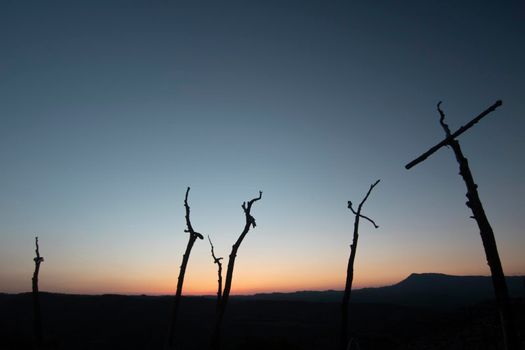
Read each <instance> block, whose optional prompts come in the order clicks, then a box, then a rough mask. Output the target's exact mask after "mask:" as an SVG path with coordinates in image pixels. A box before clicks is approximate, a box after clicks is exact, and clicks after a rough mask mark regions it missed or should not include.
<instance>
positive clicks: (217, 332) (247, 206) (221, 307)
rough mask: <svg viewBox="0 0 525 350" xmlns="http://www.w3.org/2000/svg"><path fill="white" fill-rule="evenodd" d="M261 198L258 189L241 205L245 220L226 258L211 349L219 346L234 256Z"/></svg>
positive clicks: (216, 349) (253, 219) (252, 220)
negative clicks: (255, 206)
mask: <svg viewBox="0 0 525 350" xmlns="http://www.w3.org/2000/svg"><path fill="white" fill-rule="evenodd" d="M261 198H262V192H261V191H259V197H256V198H253V199H252V200H250V201H248V202H244V203H243V204H242V206H241V207H242V209H243V211H244V216H245V218H246V222H245V224H244V229H243V230H242V232H241V234H240V235H239V238H237V241H236V242H235V244H234V245H233V246H232V250H231V253H230V257H229V259H228V269H227V270H226V280H225V282H224V290H223V292H222V298H221V301H220V303H219V304H218V307H217V315H216V319H215V327H214V330H213V335H212V349H214V350H218V349H220V348H221V331H222V321H223V319H224V312H225V310H226V305H228V300H229V297H230V290H231V286H232V280H233V268H234V266H235V258H236V257H237V251H238V250H239V247H240V246H241V243H242V241H243V240H244V237H246V235H247V234H248V232H249V231H250V228H252V227H253V228H255V226H256V224H255V218H254V217H253V216H252V214H251V210H252V205H253V203H255V202H257V201H258V200H260V199H261Z"/></svg>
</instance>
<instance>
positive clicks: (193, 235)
mask: <svg viewBox="0 0 525 350" xmlns="http://www.w3.org/2000/svg"><path fill="white" fill-rule="evenodd" d="M189 192H190V188H189V187H188V188H187V189H186V196H185V197H184V208H185V209H186V216H185V217H186V229H185V230H184V232H186V233H189V238H188V244H187V245H186V251H185V252H184V255H183V256H182V264H181V265H180V272H179V279H178V281H177V291H176V292H175V300H174V301H173V310H172V314H171V320H170V326H169V330H168V342H167V347H168V348H174V346H175V329H176V325H177V315H178V312H179V305H180V300H181V297H182V286H183V284H184V275H185V274H186V267H187V266H188V261H189V259H190V253H191V249H192V248H193V244H194V243H195V241H196V240H197V238H199V239H203V238H204V237H203V236H202V234H200V233H199V232H196V231H195V230H194V229H193V226H192V225H191V220H190V206H189V205H188V193H189Z"/></svg>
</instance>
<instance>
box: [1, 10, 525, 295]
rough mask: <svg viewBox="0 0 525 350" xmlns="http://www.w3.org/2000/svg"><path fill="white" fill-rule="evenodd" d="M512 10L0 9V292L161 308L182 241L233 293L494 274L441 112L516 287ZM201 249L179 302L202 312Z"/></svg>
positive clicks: (522, 23)
mask: <svg viewBox="0 0 525 350" xmlns="http://www.w3.org/2000/svg"><path fill="white" fill-rule="evenodd" d="M523 38H525V3H524V2H523V1H505V2H496V1H461V2H459V1H453V0H444V1H443V0H440V1H437V0H435V1H433V0H429V1H415V0H414V1H396V2H392V1H386V0H384V1H383V0H378V1H374V2H369V1H308V0H304V1H292V0H284V1H282V0H280V1H277V0H265V1H255V0H254V1H226V0H225V1H174V0H173V1H151V2H150V1H101V0H94V1H80V0H76V1H46V2H41V1H9V0H6V1H2V2H0V43H1V48H2V49H1V54H0V292H10V293H14V292H24V291H29V290H30V288H31V276H32V273H33V269H34V262H33V257H34V237H35V236H38V237H39V239H40V253H41V255H42V256H43V257H44V258H45V261H44V263H42V265H41V270H40V289H41V290H46V291H54V292H67V293H93V294H100V293H126V294H142V293H144V294H173V293H174V292H175V287H176V283H177V276H178V273H179V266H180V263H181V259H182V254H183V252H184V249H185V246H186V242H187V239H188V236H187V234H186V233H184V229H185V221H184V207H183V200H184V194H185V191H186V187H187V186H190V187H191V191H190V193H189V204H190V206H191V220H192V224H193V226H194V228H195V230H197V231H199V232H201V233H203V234H204V235H210V237H211V239H212V240H213V242H214V245H215V252H216V254H217V255H219V256H223V257H225V259H227V257H228V255H229V253H230V249H231V246H232V244H233V243H234V242H235V240H236V239H237V237H238V235H239V234H240V232H241V231H242V228H243V225H244V214H243V211H242V208H241V204H242V202H243V201H246V200H249V199H252V198H254V197H256V196H257V195H258V191H259V190H261V191H263V196H262V199H261V200H260V201H258V202H256V203H255V204H254V206H253V209H252V214H253V216H254V217H255V219H256V222H257V227H256V228H254V229H252V230H251V231H250V232H249V233H248V235H247V237H246V238H245V240H244V242H243V243H242V246H241V248H240V250H239V253H238V257H237V260H236V265H235V273H234V280H233V286H232V294H247V293H248V294H249V293H255V292H262V291H295V290H324V289H343V285H344V279H345V272H346V264H347V261H348V255H349V253H350V248H349V245H350V243H351V240H352V232H353V231H352V230H353V220H354V217H353V215H352V214H351V212H350V211H349V210H348V209H347V207H346V203H347V201H348V200H351V201H353V202H355V203H358V202H359V201H360V200H361V199H362V197H363V196H364V194H365V193H366V191H367V190H368V188H369V186H370V184H372V183H373V182H374V181H375V180H377V179H381V182H380V183H379V185H378V186H377V187H376V188H375V189H374V191H373V193H372V194H371V196H370V198H369V199H368V201H367V202H366V204H365V206H364V209H363V214H365V215H367V216H370V217H371V218H373V219H374V220H375V221H376V223H377V224H378V225H379V226H380V227H379V228H378V229H374V228H373V226H372V225H370V224H369V223H367V222H362V224H361V227H360V240H359V246H358V251H357V258H356V264H355V279H354V287H355V288H361V287H370V286H382V285H388V284H392V283H396V282H398V281H400V280H402V279H403V278H405V277H407V276H408V275H409V274H410V273H414V272H415V273H422V272H441V273H447V274H456V275H487V274H489V270H488V266H487V264H486V259H485V256H484V252H483V247H482V243H481V239H480V236H479V231H478V228H477V226H476V223H475V222H474V221H473V220H472V219H470V218H469V216H470V215H471V213H470V212H469V210H468V208H467V207H466V206H465V201H466V198H465V192H466V190H465V186H464V183H463V182H462V179H461V177H459V176H458V167H457V164H456V162H455V159H454V156H453V153H452V151H451V150H450V149H447V148H443V149H441V150H440V151H439V152H437V153H436V154H434V155H433V156H431V157H430V158H429V159H427V160H426V161H425V162H423V163H421V164H419V165H418V166H416V167H415V168H413V169H411V170H406V169H405V168H404V165H405V164H406V163H408V162H409V161H411V160H412V159H414V158H415V157H417V156H418V155H419V154H421V153H423V152H424V151H426V150H427V149H428V148H430V147H431V146H433V145H434V144H435V143H437V142H439V141H440V140H441V139H442V138H443V136H444V133H443V130H442V129H441V128H440V126H439V123H438V114H437V112H436V103H437V102H438V101H440V100H442V101H443V104H442V108H443V109H444V111H445V113H446V115H447V121H448V123H449V125H450V127H451V129H452V130H455V129H457V128H458V127H460V126H461V125H463V124H465V123H466V122H468V121H469V120H470V119H471V118H473V117H475V116H476V115H478V114H479V113H480V112H481V111H483V110H484V109H485V108H487V107H488V106H490V105H491V104H493V103H494V102H495V101H496V100H498V99H501V100H503V106H502V107H500V108H499V109H498V110H497V111H496V112H494V113H492V114H490V115H489V116H488V117H486V118H485V119H484V120H482V121H481V122H480V123H479V124H477V125H476V126H475V127H474V128H472V129H471V130H469V131H468V132H467V133H465V134H463V135H462V136H461V137H460V142H461V145H462V148H463V151H464V153H465V155H466V156H467V158H468V159H469V162H470V166H471V169H472V171H473V173H474V177H475V180H476V183H477V184H478V185H479V193H480V196H481V200H482V201H483V204H484V206H485V210H486V212H487V215H488V217H489V220H490V222H491V224H492V226H493V229H494V231H495V234H496V240H497V242H498V248H499V253H500V256H501V260H502V263H503V268H504V271H505V273H506V274H508V275H519V274H525V259H524V258H523V251H525V235H524V234H523V231H524V224H523V215H524V214H525V210H524V209H525V205H524V202H523V200H522V199H523V197H525V186H524V184H523V179H524V178H525V165H524V162H523V154H524V152H525V137H524V131H523V130H525V118H523V115H524V113H525V89H524V86H523V84H524V82H525V65H523V62H525V45H524V44H525V42H524V39H523ZM216 273H217V272H216V266H215V265H214V264H213V260H212V258H211V254H210V247H209V243H208V242H207V241H206V240H202V241H200V240H199V241H198V242H196V244H195V246H194V248H193V250H192V253H191V258H190V262H189V266H188V270H187V273H186V279H185V284H184V293H185V294H213V293H214V292H215V289H216Z"/></svg>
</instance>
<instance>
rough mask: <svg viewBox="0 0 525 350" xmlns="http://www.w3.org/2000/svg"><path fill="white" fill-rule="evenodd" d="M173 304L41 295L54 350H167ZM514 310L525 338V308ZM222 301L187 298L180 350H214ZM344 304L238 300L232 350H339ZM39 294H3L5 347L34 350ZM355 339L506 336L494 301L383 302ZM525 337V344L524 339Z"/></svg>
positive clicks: (426, 342) (466, 344)
mask: <svg viewBox="0 0 525 350" xmlns="http://www.w3.org/2000/svg"><path fill="white" fill-rule="evenodd" d="M171 301H172V299H171V298H170V297H148V296H118V295H103V296H81V295H63V294H47V293H43V294H42V295H41V304H42V314H43V318H44V319H43V324H44V334H45V339H46V343H47V347H46V348H49V349H78V350H83V349H162V348H163V341H164V337H165V335H166V331H167V328H168V322H167V321H168V318H169V311H170V305H171ZM513 308H514V311H515V313H516V315H517V316H518V319H519V328H520V332H521V334H522V335H523V334H525V332H524V330H525V303H524V300H523V299H522V298H519V299H515V300H514V304H513ZM214 311H215V303H214V300H212V299H209V298H204V297H189V298H184V299H183V303H182V307H181V314H180V318H179V320H180V322H179V323H178V324H179V326H180V327H179V328H178V337H177V341H178V343H179V345H180V347H179V349H207V348H208V344H209V337H210V334H211V326H212V322H213V317H214ZM338 321H339V304H338V303H333V302H308V301H275V300H257V299H242V298H241V299H235V298H234V299H232V300H231V303H230V305H229V308H228V310H227V317H226V320H225V327H224V329H225V332H224V345H225V349H254V350H257V349H265V350H268V349H335V348H336V340H337V339H338V326H339V324H338ZM31 322H32V309H31V295H30V294H17V295H8V294H0V348H1V349H31V348H32V333H31V332H32V328H31V327H32V323H31ZM350 322H351V327H352V334H353V335H354V336H355V337H356V339H357V340H358V342H359V345H360V348H361V349H363V350H365V349H367V350H373V349H465V350H467V349H498V348H501V334H500V329H499V321H498V316H497V313H496V309H495V305H494V304H492V303H490V302H484V303H477V304H475V305H471V306H463V307H459V308H453V309H450V308H449V309H446V308H442V307H433V306H432V305H429V306H427V307H421V306H398V305H392V304H380V303H375V304H373V303H356V304H352V305H351V320H350ZM522 339H523V338H522Z"/></svg>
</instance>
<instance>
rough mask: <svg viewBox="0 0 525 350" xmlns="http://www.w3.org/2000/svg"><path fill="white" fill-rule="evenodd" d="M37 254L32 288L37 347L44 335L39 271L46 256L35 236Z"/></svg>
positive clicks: (40, 344)
mask: <svg viewBox="0 0 525 350" xmlns="http://www.w3.org/2000/svg"><path fill="white" fill-rule="evenodd" d="M35 254H36V257H35V258H34V259H33V261H34V262H35V271H34V272H33V278H32V285H33V286H32V287H33V288H32V289H33V331H34V334H35V342H36V346H37V348H40V347H41V346H42V342H43V335H42V314H41V313H40V298H39V292H38V273H39V272H40V264H41V263H42V262H43V261H44V258H43V257H41V256H40V248H39V246H38V237H35Z"/></svg>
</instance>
